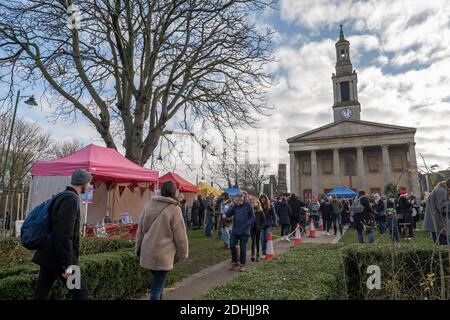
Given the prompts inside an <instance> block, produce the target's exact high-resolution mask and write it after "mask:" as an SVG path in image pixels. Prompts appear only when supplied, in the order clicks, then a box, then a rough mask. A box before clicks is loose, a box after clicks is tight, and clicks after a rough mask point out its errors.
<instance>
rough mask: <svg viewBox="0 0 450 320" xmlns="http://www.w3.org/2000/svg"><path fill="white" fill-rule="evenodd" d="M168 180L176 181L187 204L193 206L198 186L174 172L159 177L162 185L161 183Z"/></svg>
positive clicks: (159, 182)
mask: <svg viewBox="0 0 450 320" xmlns="http://www.w3.org/2000/svg"><path fill="white" fill-rule="evenodd" d="M166 181H172V182H173V183H175V186H176V187H177V189H178V190H179V191H180V193H182V194H183V197H184V199H186V204H187V206H188V207H189V208H191V207H192V203H193V202H194V198H195V196H196V193H197V190H198V189H197V186H196V185H195V184H192V183H190V182H189V181H187V180H186V179H183V178H182V177H180V176H179V175H178V174H176V173H174V172H168V173H166V174H165V175H163V176H161V177H160V178H159V179H158V184H159V186H160V187H161V185H162V184H163V183H164V182H166Z"/></svg>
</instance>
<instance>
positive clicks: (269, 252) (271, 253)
mask: <svg viewBox="0 0 450 320" xmlns="http://www.w3.org/2000/svg"><path fill="white" fill-rule="evenodd" d="M274 255H275V252H274V251H273V240H272V232H269V237H268V238H267V250H266V255H265V256H264V260H269V259H270V258H272V257H273V256H274Z"/></svg>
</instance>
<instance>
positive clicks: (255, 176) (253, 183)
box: [239, 160, 269, 195]
mask: <svg viewBox="0 0 450 320" xmlns="http://www.w3.org/2000/svg"><path fill="white" fill-rule="evenodd" d="M268 167H269V166H268V165H267V164H263V163H261V161H260V160H258V161H257V162H256V163H245V164H244V165H243V166H242V167H241V168H240V170H241V173H240V175H239V177H240V180H241V185H242V186H243V187H244V188H245V189H247V190H249V191H251V192H253V193H255V194H256V195H259V194H261V192H262V186H263V184H264V183H266V182H267V181H268V180H269V175H268V172H267V169H268ZM244 179H245V180H244Z"/></svg>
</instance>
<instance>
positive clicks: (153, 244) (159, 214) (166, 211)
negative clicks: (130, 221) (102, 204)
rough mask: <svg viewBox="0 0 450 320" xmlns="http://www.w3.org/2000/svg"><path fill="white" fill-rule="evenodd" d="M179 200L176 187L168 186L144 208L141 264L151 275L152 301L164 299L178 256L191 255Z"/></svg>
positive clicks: (139, 244) (138, 240) (139, 238)
mask: <svg viewBox="0 0 450 320" xmlns="http://www.w3.org/2000/svg"><path fill="white" fill-rule="evenodd" d="M177 199H178V190H177V189H176V187H175V185H174V183H173V182H171V181H168V182H165V183H164V184H163V186H162V188H161V196H158V197H153V198H152V200H151V201H150V202H149V203H147V205H146V206H145V208H144V212H143V214H142V216H141V221H140V223H139V227H138V231H137V234H136V254H137V255H138V257H139V259H140V264H141V266H142V267H143V268H146V269H150V270H151V272H152V283H151V286H150V300H161V299H162V294H163V291H164V286H165V284H166V281H167V275H168V273H169V271H170V270H172V269H173V262H174V258H175V254H176V252H177V251H178V252H179V253H180V256H181V257H182V258H184V259H187V258H188V255H189V244H188V238H187V234H186V227H185V225H184V220H183V215H182V213H181V209H180V207H179V205H178V200H177Z"/></svg>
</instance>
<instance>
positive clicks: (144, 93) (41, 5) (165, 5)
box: [0, 0, 274, 165]
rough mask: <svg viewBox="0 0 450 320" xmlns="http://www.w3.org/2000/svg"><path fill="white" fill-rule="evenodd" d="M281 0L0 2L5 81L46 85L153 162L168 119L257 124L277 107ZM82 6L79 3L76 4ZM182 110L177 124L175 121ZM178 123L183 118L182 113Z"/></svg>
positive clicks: (65, 113) (57, 101)
mask: <svg viewBox="0 0 450 320" xmlns="http://www.w3.org/2000/svg"><path fill="white" fill-rule="evenodd" d="M273 3H274V0H152V1H150V0H78V1H76V5H77V6H78V8H79V10H80V12H81V13H82V20H81V22H80V27H79V28H78V26H77V24H76V23H75V24H73V23H72V24H70V26H71V28H68V25H67V21H68V20H69V21H71V22H73V21H75V22H76V17H77V16H76V15H75V14H74V15H72V14H68V8H69V7H70V6H71V5H72V1H71V0H25V1H24V0H0V80H1V81H3V82H4V83H7V84H9V85H10V90H9V91H8V90H6V95H5V96H4V97H2V99H3V101H5V99H7V98H8V97H10V96H11V94H12V86H13V85H14V81H15V79H20V84H22V85H29V84H42V85H43V86H44V87H45V92H44V95H43V98H44V99H46V100H47V101H51V104H52V105H54V106H57V107H55V109H56V108H57V110H55V112H56V113H55V114H56V115H57V116H58V117H61V116H62V117H65V118H69V119H76V116H77V115H79V114H81V115H82V116H83V117H84V118H86V119H87V120H88V121H89V122H90V123H91V124H92V125H93V126H94V127H95V129H96V130H97V132H98V133H99V134H100V136H101V138H102V139H103V140H104V142H105V143H106V145H107V146H108V147H113V148H115V147H116V143H117V142H119V143H122V145H123V146H124V148H125V150H126V157H127V158H128V159H130V160H132V161H134V162H136V163H139V164H141V165H144V164H145V163H146V162H147V161H148V159H149V158H150V156H151V155H152V153H153V151H154V150H155V148H156V147H157V145H158V141H159V140H160V137H161V135H163V134H164V131H165V130H166V127H167V126H168V125H171V124H172V125H176V126H178V127H181V128H182V129H189V127H190V126H192V125H193V124H194V123H195V122H196V121H197V120H198V119H202V120H203V119H204V120H206V121H208V123H210V124H212V125H213V126H214V127H216V128H218V129H224V128H233V127H237V126H242V125H244V124H245V125H254V124H255V123H256V121H257V120H258V116H259V115H263V114H264V112H265V110H267V109H268V105H267V99H266V98H265V95H264V89H265V87H266V85H268V81H269V78H268V77H267V75H266V74H265V72H264V70H263V67H264V64H265V63H267V62H268V61H270V60H271V59H272V54H271V50H270V40H271V36H272V33H273V32H272V30H265V31H262V32H261V31H260V30H259V29H258V28H257V27H256V26H255V25H253V24H251V23H250V22H249V19H248V16H249V13H255V12H258V11H261V10H264V9H265V8H267V7H268V6H271V5H272V4H273ZM71 8H73V7H71ZM175 116H177V117H176V119H177V121H176V123H170V120H172V119H174V118H175ZM173 122H175V121H173Z"/></svg>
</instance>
